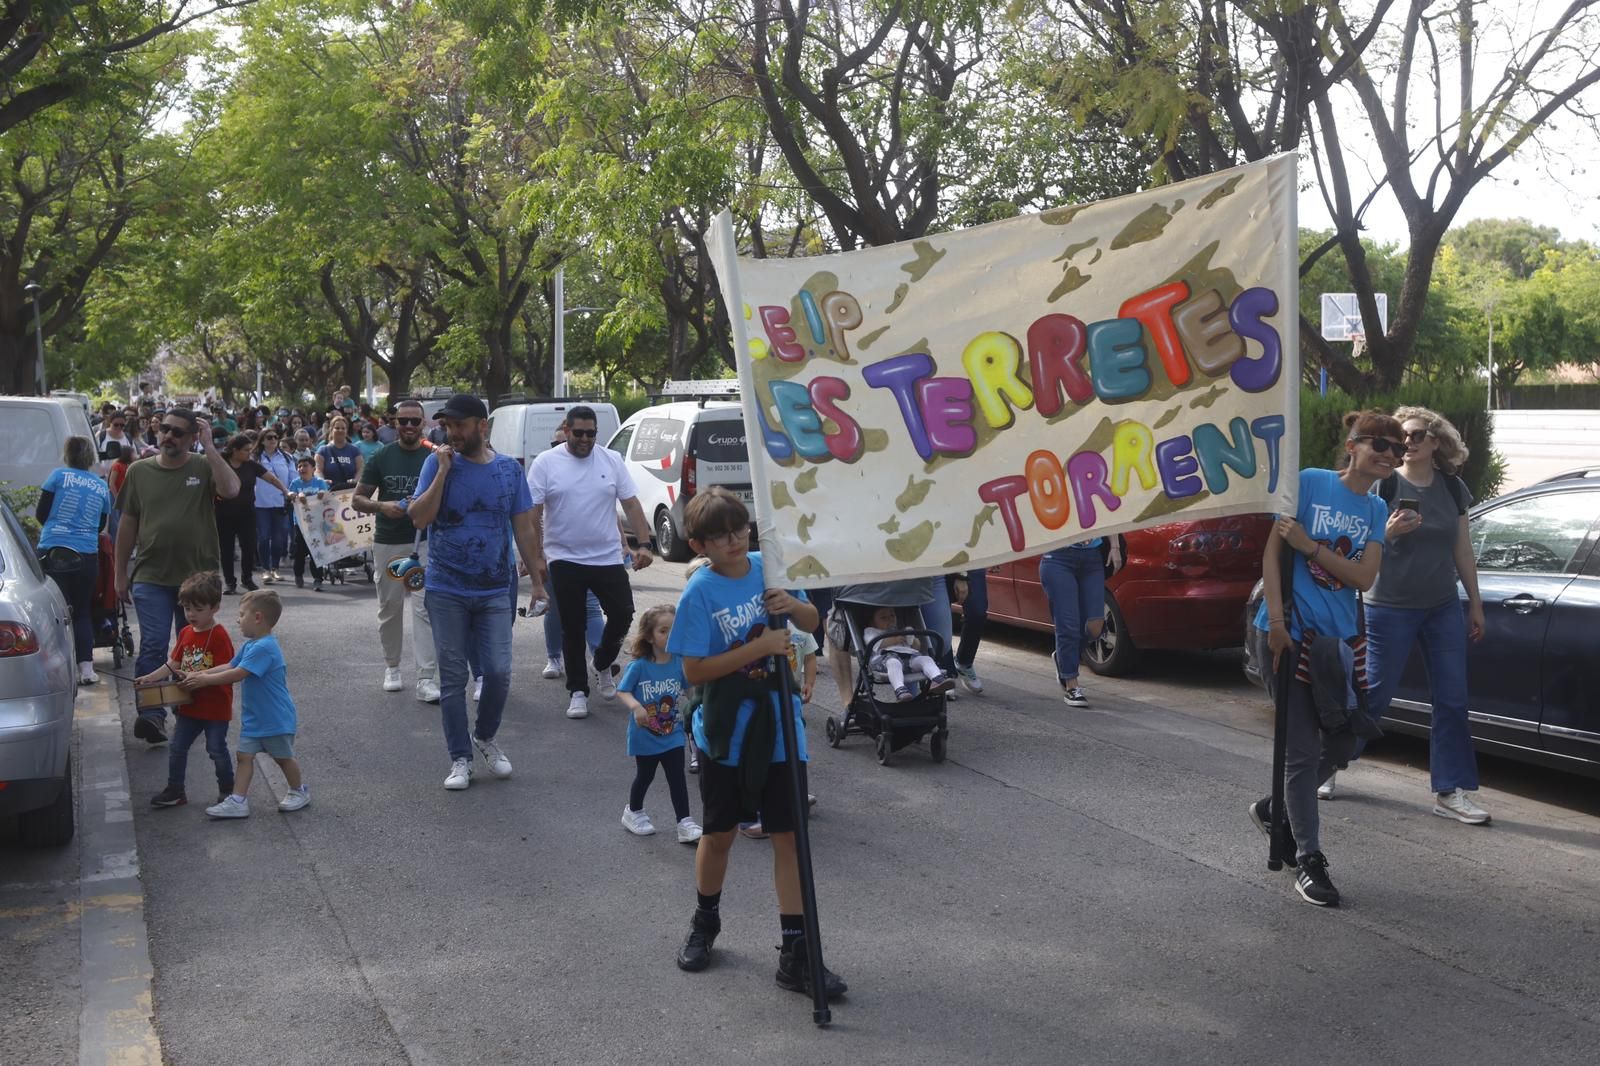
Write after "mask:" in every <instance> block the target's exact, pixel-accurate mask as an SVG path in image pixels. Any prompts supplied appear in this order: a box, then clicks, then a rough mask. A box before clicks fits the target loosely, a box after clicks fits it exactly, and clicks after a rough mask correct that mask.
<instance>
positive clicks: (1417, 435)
mask: <svg viewBox="0 0 1600 1066" xmlns="http://www.w3.org/2000/svg"><path fill="white" fill-rule="evenodd" d="M1431 436H1433V434H1432V433H1429V432H1428V431H1427V430H1425V429H1412V430H1407V431H1406V443H1407V444H1421V443H1422V442H1423V441H1425V440H1427V439H1428V438H1429V437H1431Z"/></svg>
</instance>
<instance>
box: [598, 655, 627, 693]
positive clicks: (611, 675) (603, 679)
mask: <svg viewBox="0 0 1600 1066" xmlns="http://www.w3.org/2000/svg"><path fill="white" fill-rule="evenodd" d="M620 673H622V667H620V666H618V665H617V664H616V663H612V664H611V666H610V667H609V668H607V669H605V670H595V671H594V678H595V681H596V682H597V683H598V686H599V689H600V697H601V698H602V699H607V700H614V699H616V698H617V675H618V674H620Z"/></svg>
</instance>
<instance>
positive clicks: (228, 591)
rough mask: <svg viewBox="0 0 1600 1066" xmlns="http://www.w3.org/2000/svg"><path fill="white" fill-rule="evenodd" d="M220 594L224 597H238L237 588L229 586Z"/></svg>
mask: <svg viewBox="0 0 1600 1066" xmlns="http://www.w3.org/2000/svg"><path fill="white" fill-rule="evenodd" d="M222 594H223V595H224V596H237V595H239V589H238V587H237V586H234V585H229V586H228V587H227V588H225V589H223V590H222Z"/></svg>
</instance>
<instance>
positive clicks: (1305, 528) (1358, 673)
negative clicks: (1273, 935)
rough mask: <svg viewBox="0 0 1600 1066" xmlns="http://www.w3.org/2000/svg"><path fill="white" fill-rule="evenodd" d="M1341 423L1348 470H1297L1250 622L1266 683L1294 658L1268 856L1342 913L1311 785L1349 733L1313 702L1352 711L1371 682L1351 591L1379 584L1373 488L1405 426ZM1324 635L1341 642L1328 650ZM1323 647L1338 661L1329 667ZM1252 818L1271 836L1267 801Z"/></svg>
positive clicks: (1357, 418) (1319, 901) (1399, 445)
mask: <svg viewBox="0 0 1600 1066" xmlns="http://www.w3.org/2000/svg"><path fill="white" fill-rule="evenodd" d="M1344 424H1345V430H1346V437H1345V442H1344V452H1345V464H1344V468H1343V469H1342V470H1337V471H1335V470H1302V471H1300V494H1299V503H1298V512H1297V513H1296V514H1295V515H1294V516H1293V517H1289V516H1282V517H1280V518H1279V519H1278V522H1277V524H1276V525H1275V526H1274V528H1273V535H1272V536H1270V537H1268V538H1267V550H1266V556H1265V558H1264V559H1263V560H1262V574H1261V577H1262V583H1263V585H1264V586H1265V595H1264V596H1263V598H1262V602H1261V609H1260V611H1259V612H1258V613H1257V614H1256V618H1255V626H1256V628H1257V629H1262V630H1266V631H1267V645H1268V647H1269V648H1271V650H1272V677H1273V684H1274V685H1276V684H1277V676H1278V665H1279V663H1280V662H1282V660H1283V657H1284V656H1286V655H1287V656H1290V657H1291V659H1290V662H1291V663H1292V664H1293V667H1294V671H1293V675H1292V679H1291V680H1290V682H1289V691H1288V694H1287V696H1288V715H1287V718H1286V721H1285V728H1286V734H1285V741H1286V749H1285V758H1284V768H1283V770H1284V772H1283V792H1284V807H1285V813H1286V814H1287V815H1288V831H1289V833H1288V835H1289V837H1290V839H1285V840H1283V841H1280V847H1278V848H1277V849H1275V850H1276V851H1277V852H1278V854H1280V855H1281V856H1282V857H1283V859H1284V861H1285V862H1286V863H1287V864H1288V865H1289V866H1291V867H1295V868H1298V870H1299V875H1298V878H1297V880H1296V882H1295V891H1297V892H1298V893H1299V894H1300V897H1301V898H1302V899H1304V900H1305V901H1306V902H1307V903H1312V904H1315V905H1317V906H1319V907H1337V906H1338V905H1339V890H1338V889H1336V888H1334V887H1333V881H1332V880H1331V879H1330V878H1329V877H1328V860H1327V858H1326V857H1325V856H1324V855H1323V853H1322V843H1321V840H1320V839H1319V836H1318V831H1319V828H1320V827H1319V825H1318V814H1317V788H1318V786H1320V785H1321V784H1322V783H1323V782H1324V781H1326V780H1327V779H1328V778H1329V777H1331V776H1332V775H1333V772H1334V770H1335V769H1336V768H1337V767H1339V766H1341V765H1343V764H1344V763H1347V762H1348V761H1349V760H1350V758H1351V757H1352V753H1353V752H1354V751H1355V745H1356V734H1355V732H1354V731H1353V730H1352V729H1351V728H1349V727H1346V728H1342V729H1338V730H1324V729H1323V727H1322V716H1321V714H1320V713H1319V711H1318V706H1317V704H1318V702H1319V701H1318V700H1317V699H1316V698H1315V696H1317V695H1321V696H1324V697H1328V696H1332V697H1334V698H1336V699H1337V700H1338V701H1339V702H1342V703H1343V704H1344V709H1346V710H1348V709H1349V701H1350V697H1351V696H1352V695H1354V697H1355V699H1354V702H1356V703H1357V705H1358V706H1359V705H1360V702H1361V701H1360V695H1359V691H1360V690H1363V689H1365V688H1366V684H1367V680H1366V670H1365V664H1364V660H1365V656H1366V650H1365V647H1364V645H1365V641H1364V640H1363V639H1362V627H1361V622H1360V615H1359V610H1360V606H1359V604H1358V602H1357V598H1356V593H1357V590H1358V589H1359V590H1360V591H1362V592H1365V591H1367V590H1368V589H1370V588H1372V585H1373V582H1375V581H1376V580H1377V577H1378V567H1379V565H1380V564H1381V563H1382V562H1383V544H1384V537H1385V529H1384V523H1385V521H1386V520H1387V519H1388V517H1389V508H1388V505H1386V504H1385V503H1384V502H1383V500H1382V499H1380V498H1379V497H1377V496H1375V495H1373V494H1372V493H1371V491H1370V490H1371V489H1372V486H1373V485H1374V484H1375V483H1376V482H1378V481H1379V480H1380V479H1382V478H1385V477H1388V476H1389V475H1390V474H1392V473H1393V472H1394V469H1395V467H1397V466H1399V465H1400V459H1401V456H1403V455H1404V454H1405V450H1406V445H1405V435H1404V433H1403V432H1402V431H1401V429H1400V423H1399V422H1397V421H1396V420H1395V419H1393V418H1391V417H1390V416H1389V415H1386V414H1383V413H1382V412H1379V411H1361V412H1351V413H1350V414H1348V415H1345V418H1344ZM1285 551H1293V552H1294V553H1295V554H1294V558H1293V562H1292V565H1291V573H1292V575H1293V580H1292V587H1291V588H1290V589H1285V588H1284V587H1283V582H1282V570H1281V565H1282V563H1281V561H1282V558H1283V553H1284V552H1285ZM1325 638H1333V639H1334V641H1336V642H1337V643H1333V644H1331V645H1330V644H1329V642H1328V641H1327V640H1326V639H1325ZM1341 645H1342V646H1341ZM1329 652H1336V653H1337V655H1338V657H1339V658H1338V659H1337V660H1330V657H1329V655H1328V653H1329ZM1330 661H1332V662H1333V665H1334V667H1335V668H1336V673H1342V674H1343V675H1344V676H1343V679H1342V681H1341V680H1340V679H1339V678H1338V677H1337V676H1335V677H1333V678H1329V677H1328V671H1327V670H1326V668H1325V664H1327V663H1328V662H1330ZM1330 681H1336V682H1339V683H1337V684H1330ZM1313 683H1315V684H1316V686H1317V688H1316V692H1315V693H1314V691H1313ZM1351 713H1352V714H1359V713H1360V712H1359V711H1353V712H1351ZM1357 724H1360V725H1364V724H1365V723H1357ZM1250 818H1251V820H1252V821H1254V822H1255V823H1256V826H1257V828H1259V829H1261V830H1262V832H1269V831H1270V829H1269V827H1270V826H1271V824H1272V798H1271V797H1270V796H1269V797H1267V798H1265V799H1261V800H1257V801H1256V802H1255V803H1252V804H1251V805H1250Z"/></svg>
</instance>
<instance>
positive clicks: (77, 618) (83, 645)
mask: <svg viewBox="0 0 1600 1066" xmlns="http://www.w3.org/2000/svg"><path fill="white" fill-rule="evenodd" d="M50 579H51V580H52V581H54V582H55V583H56V585H57V586H58V587H59V588H60V589H61V594H62V595H63V596H65V597H66V598H67V606H68V607H70V608H72V643H73V645H74V647H75V648H76V650H77V653H78V661H79V662H80V663H89V662H93V661H94V615H93V613H92V612H93V607H94V586H95V583H96V582H97V581H99V579H100V559H99V557H98V556H95V555H79V556H78V565H77V566H75V567H71V568H67V569H52V570H51V571H50Z"/></svg>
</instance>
